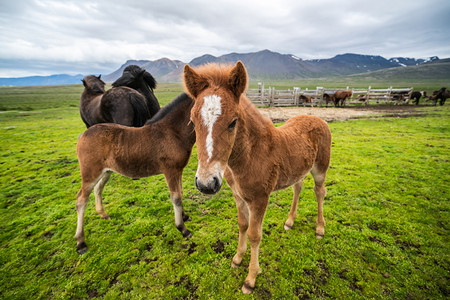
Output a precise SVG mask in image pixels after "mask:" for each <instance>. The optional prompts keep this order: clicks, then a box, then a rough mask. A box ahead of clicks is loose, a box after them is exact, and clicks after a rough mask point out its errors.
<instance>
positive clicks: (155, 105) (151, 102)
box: [138, 82, 160, 116]
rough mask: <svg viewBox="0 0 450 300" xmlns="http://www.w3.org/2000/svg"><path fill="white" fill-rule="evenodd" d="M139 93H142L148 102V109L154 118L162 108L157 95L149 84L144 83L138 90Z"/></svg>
mask: <svg viewBox="0 0 450 300" xmlns="http://www.w3.org/2000/svg"><path fill="white" fill-rule="evenodd" d="M138 92H140V93H141V94H142V95H143V96H144V97H145V99H146V100H147V107H148V109H149V111H150V114H151V115H152V116H153V115H154V114H156V113H157V112H158V111H159V109H160V106H159V102H158V99H156V96H155V94H153V90H151V89H150V88H149V87H148V85H147V83H145V82H142V83H141V85H140V87H139V89H138Z"/></svg>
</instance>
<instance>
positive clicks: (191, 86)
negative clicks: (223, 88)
mask: <svg viewBox="0 0 450 300" xmlns="http://www.w3.org/2000/svg"><path fill="white" fill-rule="evenodd" d="M183 78H184V88H185V90H186V92H187V93H188V94H189V95H190V96H191V97H192V98H193V99H195V98H197V96H198V95H199V94H200V93H201V91H203V90H204V89H206V88H207V87H208V81H207V80H206V79H205V78H203V77H201V76H200V75H198V74H197V72H195V71H194V69H192V68H191V67H189V65H185V66H184V74H183Z"/></svg>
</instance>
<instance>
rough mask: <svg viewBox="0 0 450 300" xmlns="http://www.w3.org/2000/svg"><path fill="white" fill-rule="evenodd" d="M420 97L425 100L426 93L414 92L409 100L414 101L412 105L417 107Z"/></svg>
mask: <svg viewBox="0 0 450 300" xmlns="http://www.w3.org/2000/svg"><path fill="white" fill-rule="evenodd" d="M422 96H424V97H425V98H426V97H427V92H425V91H420V92H418V91H414V92H412V93H411V100H413V99H414V101H413V103H414V104H415V105H419V100H420V98H421V97H422Z"/></svg>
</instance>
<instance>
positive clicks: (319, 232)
mask: <svg viewBox="0 0 450 300" xmlns="http://www.w3.org/2000/svg"><path fill="white" fill-rule="evenodd" d="M311 175H312V176H313V178H314V192H315V194H316V198H317V227H316V237H317V238H318V239H321V238H323V236H324V235H325V219H324V218H323V199H324V198H325V195H326V194H327V189H326V188H325V185H324V182H325V177H326V171H325V172H319V171H317V170H316V168H313V169H312V170H311Z"/></svg>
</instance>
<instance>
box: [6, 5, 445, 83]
mask: <svg viewBox="0 0 450 300" xmlns="http://www.w3.org/2000/svg"><path fill="white" fill-rule="evenodd" d="M0 32H1V33H0V77H20V76H29V75H50V74H62V73H65V74H80V73H81V74H99V73H102V74H109V73H111V72H113V71H115V70H116V69H118V68H119V67H120V66H121V65H122V64H123V63H125V62H126V61H127V60H129V59H146V60H156V59H159V58H162V57H167V58H170V59H178V60H181V61H183V62H186V63H188V62H189V61H191V60H192V59H193V58H195V57H198V56H201V55H203V54H212V55H214V56H220V55H223V54H227V53H231V52H238V53H247V52H256V51H260V50H264V49H269V50H271V51H276V52H280V53H282V54H293V55H295V56H297V57H300V58H303V59H312V58H330V57H333V56H335V55H337V54H343V53H358V54H369V55H381V56H383V57H385V58H391V57H398V56H402V57H413V58H425V57H429V56H434V55H437V56H439V57H440V58H448V57H450V0H376V1H374V0H372V1H365V0H342V1H338V0H312V1H306V0H275V1H266V0H250V1H247V0H238V1H236V0H197V1H184V0H174V1H171V0H164V1H145V0H126V1H115V0H99V1H96V0H89V1H85V0H74V1H72V0H64V1H59V0H58V1H56V0H55V1H52V0H11V1H10V0H2V1H0Z"/></svg>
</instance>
